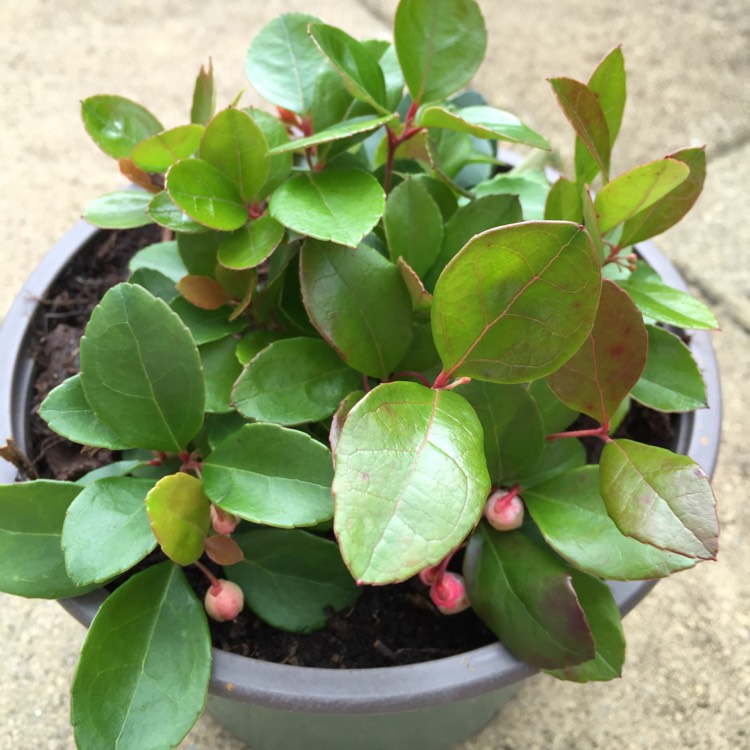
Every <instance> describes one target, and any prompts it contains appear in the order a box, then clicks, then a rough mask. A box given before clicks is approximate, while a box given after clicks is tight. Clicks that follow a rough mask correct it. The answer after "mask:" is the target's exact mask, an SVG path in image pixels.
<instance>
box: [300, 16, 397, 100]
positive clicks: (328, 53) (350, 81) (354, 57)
mask: <svg viewBox="0 0 750 750" xmlns="http://www.w3.org/2000/svg"><path fill="white" fill-rule="evenodd" d="M308 33H309V34H310V36H311V37H312V40H313V41H314V42H315V44H316V45H317V46H318V49H319V50H320V51H321V52H322V53H323V54H324V55H325V57H326V58H327V59H328V62H330V63H331V65H332V66H333V68H334V70H335V71H336V72H337V73H338V74H339V75H340V76H341V78H342V80H343V81H344V86H345V87H346V90H347V91H348V92H349V93H350V94H351V95H352V96H353V97H354V98H355V99H359V100H360V101H363V102H365V103H366V104H369V105H370V106H371V107H373V108H374V109H375V110H377V111H379V112H381V113H383V114H388V115H390V112H389V111H388V110H387V109H386V107H385V77H384V75H383V71H382V70H381V69H380V65H378V61H377V60H376V59H375V58H374V57H373V56H372V55H371V54H370V52H369V51H368V50H367V48H366V47H365V46H364V45H363V44H362V43H361V42H358V41H357V40H356V39H353V38H352V37H351V36H349V34H347V33H346V32H344V31H342V30H341V29H337V28H336V27H335V26H328V25H326V24H323V23H311V24H310V26H309V27H308Z"/></svg>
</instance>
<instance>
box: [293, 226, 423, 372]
mask: <svg viewBox="0 0 750 750" xmlns="http://www.w3.org/2000/svg"><path fill="white" fill-rule="evenodd" d="M300 281H301V286H302V299H303V301H304V303H305V308H306V309H307V312H308V315H309V316H310V320H311V322H312V323H313V325H314V326H315V327H316V328H317V329H318V331H319V332H320V334H321V336H323V338H324V339H326V341H328V343H329V344H330V345H331V346H332V347H333V348H334V349H335V350H336V351H337V352H338V353H339V354H340V355H341V357H342V359H343V360H344V361H345V362H346V363H347V364H348V365H349V366H350V367H352V368H353V369H355V370H359V371H360V372H364V373H366V374H367V375H372V376H374V377H378V378H381V379H383V378H385V377H387V375H388V374H389V373H390V372H391V371H392V370H393V368H394V367H395V366H396V364H397V363H398V362H399V360H400V359H401V358H402V357H403V356H404V354H405V353H406V350H407V349H408V347H409V341H410V334H411V301H410V299H409V293H408V292H407V290H406V286H405V285H404V282H403V280H402V279H401V275H400V274H399V272H398V269H397V268H396V267H395V266H394V265H393V264H392V263H389V262H388V261H387V260H386V259H385V258H383V256H382V255H380V253H378V252H377V250H373V249H372V248H370V247H368V246H367V245H361V246H360V247H358V248H357V249H356V250H355V251H352V250H347V249H346V248H343V247H339V246H337V245H332V244H328V243H320V242H314V241H309V240H308V241H307V242H306V243H305V245H304V246H303V248H302V251H301V253H300Z"/></svg>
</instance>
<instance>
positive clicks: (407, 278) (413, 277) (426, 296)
mask: <svg viewBox="0 0 750 750" xmlns="http://www.w3.org/2000/svg"><path fill="white" fill-rule="evenodd" d="M396 265H397V266H398V270H399V273H400V274H401V278H402V279H403V280H404V284H405V285H406V289H407V291H408V292H409V297H410V298H411V306H412V309H413V310H414V312H427V311H428V310H429V309H430V308H431V307H432V295H431V294H430V293H429V292H428V291H427V289H425V285H424V284H423V283H422V280H421V279H420V278H419V276H417V272H416V271H415V270H414V269H413V268H412V267H411V266H410V265H409V264H408V263H407V262H406V261H405V260H404V259H403V258H399V259H398V263H397V264H396Z"/></svg>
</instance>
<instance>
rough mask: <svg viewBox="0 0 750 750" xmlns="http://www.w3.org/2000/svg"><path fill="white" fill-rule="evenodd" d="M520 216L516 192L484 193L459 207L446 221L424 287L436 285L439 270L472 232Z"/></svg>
mask: <svg viewBox="0 0 750 750" xmlns="http://www.w3.org/2000/svg"><path fill="white" fill-rule="evenodd" d="M522 218H523V216H522V214H521V204H520V202H519V200H518V198H517V197H516V196H515V195H486V196H484V197H483V198H477V199H476V200H473V201H470V202H469V203H467V204H466V205H465V206H461V207H460V208H459V209H458V210H456V212H455V213H454V214H453V215H452V216H451V217H450V219H448V221H447V222H446V224H445V230H444V233H443V244H442V247H441V249H440V254H439V255H438V258H437V261H436V262H435V264H434V265H433V269H432V271H430V273H429V274H428V275H427V278H426V283H427V288H428V289H434V288H435V284H436V283H437V280H438V276H439V275H440V272H441V271H442V270H443V269H444V268H445V266H446V265H447V264H448V263H449V262H450V261H451V260H452V258H453V257H454V256H455V255H456V253H458V251H459V250H460V249H461V248H462V247H463V246H464V245H465V244H466V243H467V242H468V241H469V240H470V239H471V238H472V237H474V235H477V234H480V233H482V232H486V231H487V230H488V229H494V228H496V227H500V226H504V225H506V224H515V223H517V222H519V221H521V220H522Z"/></svg>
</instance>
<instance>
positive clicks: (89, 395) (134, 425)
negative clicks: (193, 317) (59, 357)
mask: <svg viewBox="0 0 750 750" xmlns="http://www.w3.org/2000/svg"><path fill="white" fill-rule="evenodd" d="M165 341H168V342H169V355H168V356H165V351H164V342H165ZM81 384H82V386H83V391H84V393H85V396H86V400H87V401H88V403H89V404H90V405H91V408H92V409H93V411H94V413H95V414H96V416H97V417H98V418H99V419H100V420H101V421H102V422H104V423H105V424H106V425H107V426H108V427H109V428H110V429H111V430H112V431H113V432H114V433H115V434H116V435H118V436H119V437H120V438H121V439H122V440H123V441H124V442H125V443H126V444H127V445H129V446H130V447H132V448H146V449H148V450H164V451H177V452H179V451H181V450H183V449H184V448H185V447H186V446H187V444H188V442H189V441H190V439H191V438H192V437H193V436H194V435H195V433H196V432H198V430H199V429H200V426H201V423H202V421H203V400H204V385H203V374H202V372H201V369H200V359H199V356H198V349H197V347H196V346H195V343H194V342H193V339H192V337H191V335H190V332H189V331H188V330H187V329H186V328H185V326H184V325H183V323H182V322H181V321H180V319H179V318H178V317H177V315H175V313H173V312H172V311H171V310H170V309H169V307H168V306H167V305H166V304H165V303H164V302H163V301H162V300H160V299H157V298H156V297H154V296H153V295H151V294H149V293H148V292H147V291H146V290H145V289H143V288H142V287H139V286H136V285H134V284H118V285H117V286H116V287H113V288H112V289H110V290H109V291H108V292H107V293H106V294H105V295H104V298H103V299H102V301H101V302H100V303H99V305H97V307H96V308H95V309H94V311H93V313H92V314H91V318H90V320H89V323H88V325H87V326H86V333H85V335H84V337H83V338H82V339H81Z"/></svg>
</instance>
